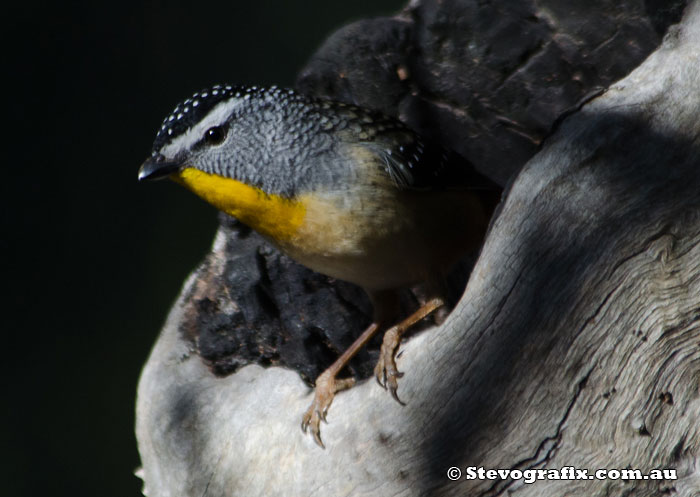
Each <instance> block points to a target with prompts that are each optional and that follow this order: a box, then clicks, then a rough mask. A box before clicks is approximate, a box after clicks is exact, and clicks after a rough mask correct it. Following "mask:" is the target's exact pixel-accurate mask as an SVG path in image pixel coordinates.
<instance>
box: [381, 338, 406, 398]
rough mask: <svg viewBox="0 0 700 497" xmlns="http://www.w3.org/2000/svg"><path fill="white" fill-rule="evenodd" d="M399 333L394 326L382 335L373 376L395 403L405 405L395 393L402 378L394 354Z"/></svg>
mask: <svg viewBox="0 0 700 497" xmlns="http://www.w3.org/2000/svg"><path fill="white" fill-rule="evenodd" d="M401 331H402V330H401V328H400V326H394V327H392V328H389V329H388V330H387V331H386V333H384V340H383V341H382V348H381V350H380V351H379V361H377V365H376V366H375V368H374V376H375V378H376V379H377V383H379V385H381V387H382V388H384V389H386V390H389V392H390V393H391V396H392V397H394V399H395V400H396V402H398V403H399V404H401V405H406V404H404V402H402V401H401V399H399V396H398V394H397V393H396V390H397V389H398V388H399V384H398V381H397V380H398V379H399V378H401V377H402V376H403V373H402V372H400V371H399V370H398V369H397V368H396V352H397V351H398V349H399V342H400V341H401V335H402V333H401Z"/></svg>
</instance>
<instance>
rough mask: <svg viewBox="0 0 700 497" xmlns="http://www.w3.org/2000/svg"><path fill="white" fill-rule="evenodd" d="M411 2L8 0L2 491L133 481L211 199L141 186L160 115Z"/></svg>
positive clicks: (133, 484)
mask: <svg viewBox="0 0 700 497" xmlns="http://www.w3.org/2000/svg"><path fill="white" fill-rule="evenodd" d="M403 3H404V2H403V1H401V0H381V1H378V0H362V1H359V0H353V1H351V2H345V1H344V2H339V1H337V2H333V1H328V0H313V1H301V0H298V1H282V0H278V1H254V2H249V1H245V2H235V1H226V2H224V1H222V2H206V3H204V2H189V3H185V2H148V3H137V2H108V3H100V2H97V3H95V4H93V3H90V2H83V3H77V4H75V3H70V4H69V3H65V4H64V3H63V2H55V3H53V4H49V5H44V4H41V3H35V2H32V3H29V2H24V5H23V4H17V5H14V6H13V7H9V10H7V9H6V11H5V13H4V15H3V17H4V19H3V20H4V23H3V24H4V25H5V26H4V31H5V35H6V37H7V40H6V41H5V42H4V50H3V53H4V71H3V72H4V74H5V78H4V79H5V81H6V83H9V84H8V85H7V86H6V90H5V91H4V93H5V94H4V96H3V110H4V112H3V115H4V117H5V127H9V129H10V132H9V133H8V132H7V131H6V132H5V133H3V137H4V139H3V148H4V151H5V153H4V160H3V161H2V162H3V163H2V172H3V174H2V180H1V181H0V188H2V190H1V192H2V197H1V198H2V202H3V203H2V211H1V212H2V213H1V214H0V215H1V216H2V237H0V249H1V250H2V261H3V271H2V273H3V279H2V282H3V286H4V290H5V291H4V292H3V293H4V295H5V296H4V297H3V299H2V306H3V311H2V323H3V326H2V328H3V329H2V337H3V338H4V352H5V354H4V355H5V359H4V360H3V365H4V368H3V369H5V371H4V374H3V376H2V381H3V392H2V393H3V399H2V418H0V423H1V428H0V430H1V434H2V439H1V440H0V443H1V447H0V448H1V453H2V461H0V467H1V468H2V473H3V475H4V477H3V479H2V480H3V481H2V483H1V485H2V488H3V490H2V493H3V495H8V496H25V495H27V496H29V495H31V496H43V495H74V496H80V495H90V496H94V495H99V496H112V495H115V496H116V495H119V496H129V495H131V496H136V495H139V494H140V492H139V491H140V481H139V480H137V479H136V478H135V477H134V476H133V475H132V472H133V470H134V468H136V467H137V466H138V464H139V460H138V453H137V451H136V441H135V437H134V435H133V425H134V401H135V393H136V384H137V381H138V375H139V371H140V369H141V366H142V365H143V363H144V361H145V360H146V358H147V356H148V353H149V350H150V347H151V345H152V344H153V342H154V341H155V339H156V336H157V333H158V330H159V328H160V326H161V324H162V323H163V320H164V318H165V316H166V313H167V310H168V308H169V306H170V304H171V303H172V301H173V300H174V299H175V297H176V295H177V294H178V292H179V289H180V286H181V284H182V282H183V281H184V279H185V278H186V276H187V274H188V273H189V272H190V271H191V270H192V269H193V268H194V267H195V266H196V264H197V263H198V262H199V261H200V260H201V258H202V256H203V255H204V253H205V252H206V250H207V249H208V247H209V245H210V243H211V241H212V237H213V233H214V230H215V228H216V214H215V211H214V210H213V209H212V208H210V207H208V206H206V205H205V204H204V203H203V202H201V201H200V200H198V199H197V198H195V197H194V196H193V195H191V194H189V193H188V192H186V191H184V189H182V188H180V187H178V186H177V185H175V184H172V183H169V182H159V183H149V184H138V183H137V182H136V173H137V170H138V167H139V164H140V162H141V161H142V160H143V159H144V158H146V156H147V155H148V154H149V151H150V145H151V143H152V141H153V138H154V136H155V132H156V130H157V128H158V126H159V124H160V122H161V120H162V119H163V118H164V117H165V116H166V115H167V114H168V113H169V112H170V110H171V109H172V108H173V107H174V106H175V104H176V103H177V102H178V101H180V100H182V99H183V98H185V97H187V96H189V95H190V94H191V93H193V92H194V91H196V90H199V89H201V88H203V87H206V86H210V85H212V84H214V83H219V82H225V83H249V84H258V85H260V84H279V85H285V86H289V85H292V84H293V82H294V79H295V75H296V73H297V71H298V70H299V69H300V68H301V67H302V66H303V64H304V62H305V61H306V59H307V58H308V57H309V56H310V55H311V54H312V53H313V51H314V50H315V49H316V48H317V47H318V46H319V44H320V43H321V42H322V41H323V40H324V38H325V37H326V36H327V35H329V34H330V33H331V32H332V31H333V30H335V29H337V28H338V27H340V26H342V25H343V24H345V23H348V22H350V21H352V20H356V19H359V18H362V17H371V16H376V15H382V14H391V13H393V12H395V11H396V10H398V9H399V8H400V7H401V6H402V5H403Z"/></svg>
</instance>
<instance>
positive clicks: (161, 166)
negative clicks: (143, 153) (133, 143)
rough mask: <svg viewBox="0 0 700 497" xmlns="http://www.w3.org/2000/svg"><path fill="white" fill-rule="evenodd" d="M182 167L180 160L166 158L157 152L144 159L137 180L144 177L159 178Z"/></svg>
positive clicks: (141, 179)
mask: <svg viewBox="0 0 700 497" xmlns="http://www.w3.org/2000/svg"><path fill="white" fill-rule="evenodd" d="M181 167H182V162H180V161H176V160H168V159H166V158H165V157H164V156H162V155H160V154H158V155H153V156H151V157H149V158H148V159H146V160H145V161H144V163H143V164H141V168H140V169H139V181H143V180H145V179H161V178H165V177H167V176H170V175H171V174H173V173H176V172H178V171H179V170H180V168H181Z"/></svg>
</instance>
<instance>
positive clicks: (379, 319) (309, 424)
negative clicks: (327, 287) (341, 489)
mask: <svg viewBox="0 0 700 497" xmlns="http://www.w3.org/2000/svg"><path fill="white" fill-rule="evenodd" d="M368 293H369V296H370V299H371V300H372V303H373V305H374V319H373V322H372V324H370V325H369V326H368V327H367V329H366V330H365V331H363V332H362V334H361V335H360V336H359V337H358V338H357V340H355V341H354V342H353V343H352V345H350V347H349V348H348V349H347V350H346V351H345V352H343V354H342V355H341V356H340V357H338V359H337V360H336V361H335V362H334V363H333V364H331V366H330V367H329V368H328V369H326V370H325V371H324V372H323V373H321V374H320V375H319V377H318V378H317V379H316V388H315V389H314V400H313V401H312V402H311V405H310V406H309V408H308V409H307V410H306V412H305V413H304V416H303V417H302V420H301V429H302V430H303V431H304V432H306V429H307V428H309V429H310V431H311V434H312V435H313V437H314V440H315V441H316V443H317V444H318V445H319V446H321V447H323V448H325V446H324V445H323V441H322V440H321V428H320V424H321V421H324V422H325V421H326V413H327V412H328V408H329V407H330V406H331V403H332V402H333V398H334V397H335V394H336V393H337V392H340V391H342V390H347V389H348V388H351V387H352V386H353V385H354V384H355V379H354V378H352V377H350V378H342V379H338V378H336V376H337V375H338V373H340V372H341V371H342V370H343V368H344V367H345V366H347V364H348V363H349V362H350V360H351V359H352V358H353V357H354V356H355V354H357V352H359V350H360V349H361V348H362V347H364V346H365V345H366V344H367V342H369V341H370V340H371V339H372V337H373V336H374V335H375V334H376V333H377V331H379V329H380V328H381V326H382V323H385V322H386V321H387V320H388V319H389V318H390V316H392V315H393V313H394V312H395V309H396V307H397V306H398V300H397V296H396V294H395V293H394V292H389V291H387V292H371V293H370V292H368Z"/></svg>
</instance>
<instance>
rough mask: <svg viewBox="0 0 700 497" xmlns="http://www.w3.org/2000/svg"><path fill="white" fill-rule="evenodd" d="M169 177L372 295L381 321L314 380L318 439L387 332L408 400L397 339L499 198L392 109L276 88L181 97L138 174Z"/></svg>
mask: <svg viewBox="0 0 700 497" xmlns="http://www.w3.org/2000/svg"><path fill="white" fill-rule="evenodd" d="M166 177H167V178H170V179H172V180H174V181H175V182H176V183H179V184H181V185H183V186H185V187H186V188H187V189H189V190H191V191H192V192H193V193H195V194H196V195H198V196H199V197H201V198H202V199H204V200H205V201H207V202H208V203H210V204H212V205H213V206H215V207H216V208H217V209H219V210H221V211H223V212H225V213H227V214H229V215H231V216H233V217H234V218H236V219H238V220H239V221H240V222H241V223H243V224H245V225H247V226H249V227H250V228H252V229H253V230H255V231H257V232H258V233H260V234H261V235H262V236H263V237H264V238H266V239H267V240H269V241H270V242H271V243H272V244H273V245H275V246H276V247H277V248H278V249H279V250H281V251H282V252H283V253H284V254H286V255H288V256H289V257H291V258H292V259H293V260H295V261H297V262H299V263H300V264H302V265H304V266H306V267H308V268H310V269H312V270H314V271H316V272H319V273H322V274H325V275H327V276H330V277H333V278H337V279H340V280H345V281H349V282H351V283H354V284H356V285H359V286H360V287H362V288H363V289H364V290H365V292H366V293H367V295H368V296H369V298H370V301H371V302H372V305H373V319H372V323H371V324H370V325H369V326H368V327H367V328H366V329H365V330H364V331H363V332H362V333H361V334H360V335H359V337H358V338H357V339H356V341H355V342H354V343H353V344H352V345H351V346H350V347H349V348H348V349H347V350H346V351H345V352H344V353H343V354H342V355H341V356H340V357H339V358H338V359H337V360H336V361H335V362H334V363H333V364H332V365H331V366H330V367H329V368H328V369H326V370H325V371H324V372H323V373H321V375H320V376H319V377H318V378H317V379H316V382H315V389H314V398H313V401H312V402H311V405H310V406H309V408H308V409H307V411H306V412H305V413H304V414H303V416H302V429H303V431H304V432H307V429H308V430H309V432H310V433H311V435H312V436H313V439H314V441H315V442H316V443H317V444H318V445H319V446H321V447H324V443H323V441H322V439H321V435H320V423H321V421H324V422H325V421H326V416H327V413H328V410H329V408H330V406H331V403H332V401H333V399H334V397H335V395H336V394H337V393H338V392H340V391H342V390H345V389H347V388H350V387H351V386H353V384H354V382H355V381H354V379H353V378H339V374H340V373H341V371H342V370H343V368H344V367H345V366H346V365H347V364H348V362H349V361H350V360H351V359H352V357H353V356H354V355H355V354H356V353H357V352H358V351H359V350H360V349H361V348H362V347H363V346H364V345H365V344H366V343H367V342H368V341H369V340H370V339H371V338H372V337H373V336H374V335H375V334H376V333H377V332H379V331H380V330H382V329H383V330H385V334H384V338H383V340H382V346H381V349H380V355H379V360H378V363H377V366H376V367H375V369H374V374H375V377H376V379H377V381H378V382H379V384H380V385H381V386H383V387H384V388H386V389H388V390H389V392H390V393H391V395H392V396H393V397H394V398H395V399H396V400H397V401H399V402H401V400H400V399H399V397H398V395H397V388H398V379H399V378H400V377H401V376H402V375H403V373H401V372H399V371H398V369H397V365H396V354H397V350H398V348H399V344H400V340H401V337H402V335H403V334H404V333H405V331H406V330H408V329H409V328H410V327H411V326H413V325H414V324H415V323H417V322H418V321H420V320H422V319H423V318H425V317H427V316H429V315H430V314H433V313H434V312H435V311H436V310H438V309H444V306H445V305H446V292H445V284H444V282H445V277H446V274H447V273H448V271H449V270H450V268H451V267H452V266H453V265H454V264H455V263H456V262H457V261H458V260H459V259H460V258H461V257H463V255H464V254H465V253H468V252H469V251H473V250H475V249H477V248H478V247H479V246H480V244H481V242H482V240H483V238H484V236H485V233H486V230H487V227H488V223H489V219H490V217H491V215H492V213H493V211H494V209H495V206H496V205H497V204H498V202H499V200H500V194H501V188H500V187H499V186H498V185H497V184H496V183H495V182H493V181H491V180H490V179H489V178H487V177H486V176H485V175H483V174H481V173H479V172H478V171H477V170H476V169H475V167H474V166H473V165H472V164H471V163H470V162H469V161H467V160H466V159H465V158H463V157H462V156H460V155H459V154H457V153H456V152H454V151H451V150H449V149H447V148H445V147H442V146H440V145H439V144H437V143H436V142H434V141H430V140H427V139H424V138H423V137H421V136H420V135H419V134H418V133H416V132H415V131H413V130H411V129H410V128H409V127H408V126H407V125H405V124H404V123H402V122H401V121H400V120H398V119H396V118H393V117H390V116H387V115H385V114H382V113H381V112H378V111H375V110H371V109H367V108H363V107H360V106H356V105H352V104H348V103H344V102H339V101H333V100H327V99H323V98H319V97H314V96H308V95H305V94H302V93H299V92H297V91H295V90H293V89H287V88H280V87H277V86H271V87H259V86H242V85H215V86H213V87H209V88H207V89H205V90H202V91H198V92H196V93H194V94H193V95H192V96H191V97H189V98H187V99H186V100H184V101H182V102H181V103H179V104H178V105H177V106H176V107H175V110H173V111H172V112H171V113H170V114H169V115H168V116H167V117H166V118H165V119H164V120H163V122H162V124H161V126H160V129H159V130H158V132H157V134H156V138H155V140H154V142H153V147H152V152H151V155H150V156H149V157H148V158H147V159H146V160H145V161H144V162H143V164H142V165H141V167H140V169H139V172H138V179H139V180H140V181H141V180H152V179H160V178H166ZM417 284H423V285H424V288H425V289H426V290H425V296H426V298H425V299H424V302H423V303H422V305H421V306H420V307H419V309H418V310H416V311H415V312H414V313H413V314H411V315H410V316H408V317H406V318H405V319H403V320H401V321H400V322H398V324H394V325H393V326H391V325H392V324H393V323H392V321H391V320H392V319H395V316H396V313H397V291H399V290H400V289H402V288H406V287H410V286H412V285H417Z"/></svg>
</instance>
